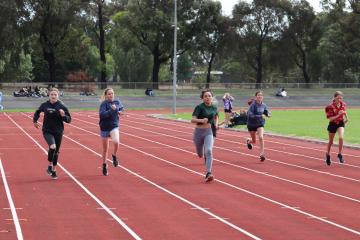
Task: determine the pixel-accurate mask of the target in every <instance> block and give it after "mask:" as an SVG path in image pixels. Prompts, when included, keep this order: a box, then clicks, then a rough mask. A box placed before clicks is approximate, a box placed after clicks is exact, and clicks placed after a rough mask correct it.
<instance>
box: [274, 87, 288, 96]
mask: <svg viewBox="0 0 360 240" xmlns="http://www.w3.org/2000/svg"><path fill="white" fill-rule="evenodd" d="M276 96H277V97H286V96H287V92H286V91H285V88H280V89H279V90H278V91H277V93H276Z"/></svg>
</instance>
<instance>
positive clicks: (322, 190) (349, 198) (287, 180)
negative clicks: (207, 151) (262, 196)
mask: <svg viewBox="0 0 360 240" xmlns="http://www.w3.org/2000/svg"><path fill="white" fill-rule="evenodd" d="M85 122H87V121H85ZM87 123H89V122H87ZM128 127H130V128H135V129H137V130H142V131H149V130H145V129H141V128H136V127H131V126H128ZM149 132H151V133H153V134H159V135H163V136H166V137H171V138H175V139H179V140H183V141H188V142H190V140H188V139H183V138H178V137H175V136H171V135H167V134H162V133H157V132H153V131H149ZM121 133H122V134H125V135H129V136H132V137H135V138H139V139H142V140H144V141H148V142H151V143H156V144H159V145H161V146H164V147H168V148H173V149H176V150H179V151H182V152H186V153H189V154H192V155H196V154H195V153H194V152H191V151H187V150H184V149H183V148H177V147H174V146H171V145H167V144H164V143H160V142H157V141H154V140H149V139H146V138H142V137H139V136H135V135H133V134H130V133H126V132H124V131H122V132H121ZM215 148H219V149H223V150H225V151H227V152H234V153H237V154H242V155H246V156H251V157H253V155H251V154H246V153H242V152H238V151H234V150H231V149H228V148H222V147H215ZM256 158H257V157H256ZM213 160H214V161H217V162H220V163H223V164H226V165H229V166H232V167H236V168H241V169H244V170H247V171H250V172H253V173H257V174H261V175H264V176H268V177H271V178H275V179H278V180H281V181H285V182H288V183H292V184H295V185H298V186H302V187H305V188H310V189H312V190H316V191H320V192H323V193H326V194H330V195H333V196H337V197H340V198H344V199H347V200H350V201H353V202H357V203H360V200H359V199H355V198H351V197H348V196H345V195H341V194H338V193H334V192H330V191H327V190H324V189H321V188H317V187H313V186H310V185H306V184H303V183H300V182H296V181H293V180H289V179H286V178H282V177H278V176H275V175H272V174H268V173H266V172H261V171H257V170H254V169H251V168H247V167H242V166H240V165H236V164H232V163H229V162H225V161H222V160H219V159H216V158H213ZM268 160H271V159H268ZM271 161H275V160H271ZM320 173H322V174H327V175H331V176H332V175H333V174H331V173H329V172H323V171H321V172H320ZM336 177H341V176H340V175H336ZM344 178H345V179H347V180H349V179H348V178H346V177H344ZM351 180H353V181H360V180H357V179H351Z"/></svg>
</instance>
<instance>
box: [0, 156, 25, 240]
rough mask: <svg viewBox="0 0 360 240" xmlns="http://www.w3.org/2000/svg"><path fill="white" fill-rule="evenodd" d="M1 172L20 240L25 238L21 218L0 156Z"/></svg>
mask: <svg viewBox="0 0 360 240" xmlns="http://www.w3.org/2000/svg"><path fill="white" fill-rule="evenodd" d="M0 172H1V177H2V180H3V183H4V188H5V192H6V196H7V199H8V201H9V206H10V209H11V215H12V217H13V218H12V219H11V220H12V221H13V222H14V225H15V230H16V236H17V238H18V239H19V240H23V239H24V237H23V234H22V231H21V226H20V222H19V218H18V216H17V213H16V208H15V204H14V201H13V199H12V197H11V192H10V188H9V185H8V183H7V180H6V177H5V170H4V167H3V164H2V161H1V158H0Z"/></svg>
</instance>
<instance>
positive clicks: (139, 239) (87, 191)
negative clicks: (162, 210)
mask: <svg viewBox="0 0 360 240" xmlns="http://www.w3.org/2000/svg"><path fill="white" fill-rule="evenodd" d="M5 115H6V116H7V117H8V118H9V119H10V121H12V122H13V123H14V124H15V125H16V126H17V127H18V128H19V129H20V130H21V131H22V132H24V133H25V135H26V136H28V137H29V138H30V139H31V140H32V141H33V142H34V143H35V144H36V145H37V146H38V147H39V148H40V149H41V150H42V151H43V152H44V153H45V154H47V151H46V150H45V149H44V148H43V147H42V146H41V145H40V143H39V142H37V141H36V140H35V139H34V138H33V137H32V136H30V135H29V134H28V133H27V132H26V131H25V130H24V129H23V128H22V127H21V126H20V125H18V124H17V123H16V122H15V121H14V120H13V119H12V118H11V117H10V116H8V115H7V114H5ZM58 166H59V167H60V168H61V169H62V170H63V171H64V172H65V173H66V174H67V175H68V176H69V177H70V178H71V179H72V180H73V181H74V182H75V183H76V184H77V185H79V187H80V188H81V189H83V190H84V191H85V192H86V193H87V194H88V195H89V196H90V197H91V198H92V199H94V200H95V201H96V202H97V203H98V204H99V205H100V206H101V207H102V208H104V209H105V211H106V212H107V213H108V214H109V215H110V216H111V217H112V218H114V219H115V220H116V221H117V222H118V223H119V224H120V225H121V226H122V227H123V228H124V229H125V230H126V231H127V232H128V233H129V234H130V235H131V236H132V237H133V238H134V239H136V240H141V238H140V237H139V236H138V235H137V234H136V233H135V232H134V231H133V230H132V229H131V228H130V227H129V226H128V225H126V224H125V223H124V222H123V221H122V220H121V219H120V218H119V217H118V216H116V214H115V213H114V212H113V211H111V210H110V209H109V208H108V207H107V206H106V205H105V204H104V203H103V202H102V201H101V200H100V199H98V198H97V197H96V196H95V195H94V194H93V193H91V192H90V190H88V189H87V188H86V187H85V186H84V185H83V184H82V183H81V182H80V181H78V180H77V179H76V178H75V177H74V176H73V175H72V174H71V173H70V172H69V171H68V170H66V169H65V168H64V167H63V166H62V165H61V164H58Z"/></svg>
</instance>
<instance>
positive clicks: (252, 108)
mask: <svg viewBox="0 0 360 240" xmlns="http://www.w3.org/2000/svg"><path fill="white" fill-rule="evenodd" d="M247 114H248V117H249V118H251V119H254V118H261V117H262V114H256V113H255V104H251V105H250V107H249V110H248V113H247Z"/></svg>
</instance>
